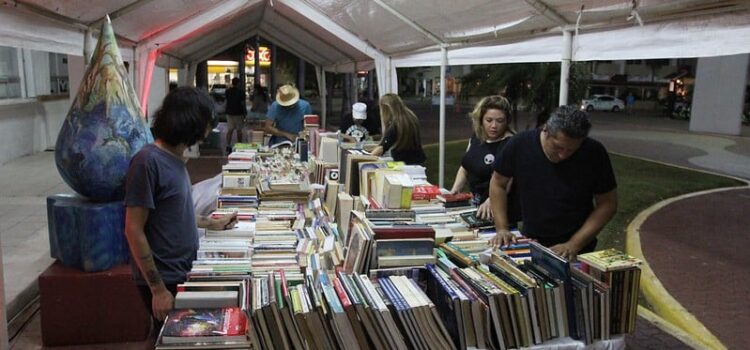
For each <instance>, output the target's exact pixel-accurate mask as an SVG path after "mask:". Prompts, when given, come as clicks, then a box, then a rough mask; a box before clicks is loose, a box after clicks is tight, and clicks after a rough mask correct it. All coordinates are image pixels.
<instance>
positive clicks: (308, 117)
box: [304, 114, 320, 127]
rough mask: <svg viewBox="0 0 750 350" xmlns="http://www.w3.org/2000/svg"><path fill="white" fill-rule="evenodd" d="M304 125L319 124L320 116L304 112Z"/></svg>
mask: <svg viewBox="0 0 750 350" xmlns="http://www.w3.org/2000/svg"><path fill="white" fill-rule="evenodd" d="M304 118H305V127H308V126H318V125H320V116H319V115H317V114H305V116H304Z"/></svg>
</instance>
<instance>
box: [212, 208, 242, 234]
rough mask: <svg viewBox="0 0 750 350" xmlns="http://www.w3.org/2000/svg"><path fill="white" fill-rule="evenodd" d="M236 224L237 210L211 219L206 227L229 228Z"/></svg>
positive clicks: (213, 228)
mask: <svg viewBox="0 0 750 350" xmlns="http://www.w3.org/2000/svg"><path fill="white" fill-rule="evenodd" d="M236 224H237V212H233V213H231V214H227V215H223V216H222V217H220V218H217V219H211V223H210V224H209V225H208V228H209V229H211V230H229V229H231V228H233V227H234V225H236Z"/></svg>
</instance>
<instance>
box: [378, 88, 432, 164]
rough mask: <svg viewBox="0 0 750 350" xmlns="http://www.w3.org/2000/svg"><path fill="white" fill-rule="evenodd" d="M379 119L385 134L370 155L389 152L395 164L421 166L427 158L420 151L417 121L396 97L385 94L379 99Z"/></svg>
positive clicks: (420, 143) (420, 142)
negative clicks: (399, 162)
mask: <svg viewBox="0 0 750 350" xmlns="http://www.w3.org/2000/svg"><path fill="white" fill-rule="evenodd" d="M380 118H381V120H382V121H383V129H384V130H385V133H384V135H383V140H381V141H380V145H378V147H376V148H375V149H374V150H373V151H372V154H373V155H375V156H381V155H383V153H385V152H388V151H389V150H390V151H391V157H393V160H395V161H397V162H398V161H401V162H404V163H406V164H417V165H421V164H423V163H424V161H425V159H427V156H425V154H424V150H423V149H422V138H421V136H420V134H419V119H417V116H416V115H415V114H414V112H412V110H411V109H409V108H408V107H406V105H404V101H402V100H401V98H400V97H398V95H396V94H385V95H384V96H383V97H381V98H380Z"/></svg>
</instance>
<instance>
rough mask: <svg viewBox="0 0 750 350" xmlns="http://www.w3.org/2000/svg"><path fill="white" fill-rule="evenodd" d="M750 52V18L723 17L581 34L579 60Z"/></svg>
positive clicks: (575, 46)
mask: <svg viewBox="0 0 750 350" xmlns="http://www.w3.org/2000/svg"><path fill="white" fill-rule="evenodd" d="M748 52H750V16H747V15H734V14H731V15H730V14H722V15H715V16H702V17H697V18H692V19H687V20H681V21H679V22H665V23H654V24H647V25H645V26H643V27H628V28H622V29H619V30H614V31H602V32H594V33H586V34H583V35H580V36H579V37H578V38H576V39H574V41H573V59H574V60H579V61H592V60H616V59H654V58H668V57H712V56H728V55H736V54H742V53H748Z"/></svg>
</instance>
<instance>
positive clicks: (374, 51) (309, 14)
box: [276, 0, 388, 58]
mask: <svg viewBox="0 0 750 350" xmlns="http://www.w3.org/2000/svg"><path fill="white" fill-rule="evenodd" d="M276 2H277V3H281V4H284V5H285V6H287V7H289V8H291V9H292V10H293V11H296V12H297V13H299V14H300V15H302V16H304V17H305V18H307V19H308V20H309V21H311V22H313V23H316V24H317V25H318V26H320V27H321V28H322V29H324V30H326V31H328V32H329V33H331V34H333V35H335V36H336V37H338V38H339V39H341V40H342V41H344V42H346V43H348V44H349V45H351V46H352V47H354V48H355V49H357V50H359V51H360V52H362V53H364V54H365V55H367V56H370V57H371V58H385V57H387V56H388V55H387V54H386V53H385V52H383V51H382V50H380V49H378V48H376V47H375V46H373V45H372V44H371V43H369V42H367V41H366V40H363V39H361V38H360V37H359V36H357V35H356V34H354V33H352V32H350V31H349V30H347V29H346V28H344V27H342V26H341V25H340V24H338V23H337V22H335V21H333V20H331V19H330V18H328V16H326V15H325V14H324V13H321V11H319V10H318V9H316V8H313V7H311V6H310V5H309V4H307V3H306V2H304V1H301V0H276ZM277 12H278V11H277Z"/></svg>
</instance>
